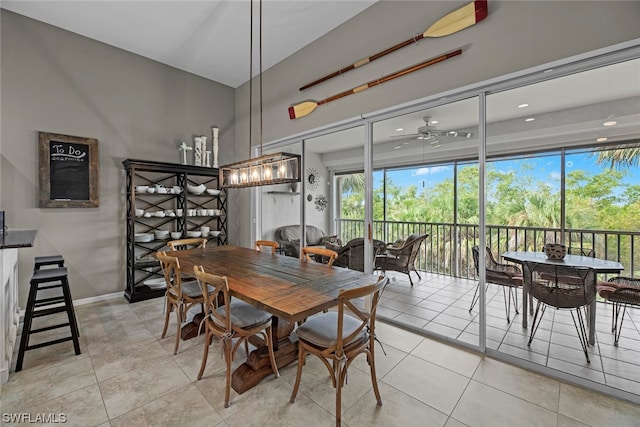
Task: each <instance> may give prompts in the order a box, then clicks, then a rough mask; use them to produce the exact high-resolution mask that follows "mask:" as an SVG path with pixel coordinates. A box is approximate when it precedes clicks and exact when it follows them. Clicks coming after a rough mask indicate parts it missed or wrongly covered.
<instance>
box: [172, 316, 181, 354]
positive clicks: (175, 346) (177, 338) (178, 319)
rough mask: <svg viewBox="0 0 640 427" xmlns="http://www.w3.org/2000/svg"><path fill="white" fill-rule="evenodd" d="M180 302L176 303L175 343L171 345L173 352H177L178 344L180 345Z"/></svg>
mask: <svg viewBox="0 0 640 427" xmlns="http://www.w3.org/2000/svg"><path fill="white" fill-rule="evenodd" d="M182 310H183V308H182V304H180V305H178V310H176V316H177V319H176V320H177V323H178V325H177V326H176V328H177V329H176V343H175V345H174V346H173V354H174V355H175V354H178V346H180V327H181V326H182Z"/></svg>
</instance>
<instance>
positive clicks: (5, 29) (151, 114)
mask: <svg viewBox="0 0 640 427" xmlns="http://www.w3.org/2000/svg"><path fill="white" fill-rule="evenodd" d="M1 14H2V22H1V27H0V28H1V31H2V34H1V35H2V37H1V39H2V41H1V42H2V45H1V55H2V57H1V58H2V62H1V65H2V68H1V80H0V82H1V85H2V93H1V98H0V100H1V104H2V118H1V127H2V130H1V138H2V145H1V146H0V148H1V152H0V154H1V156H2V159H1V166H0V167H1V169H0V170H1V173H2V174H1V178H2V179H1V193H0V194H1V195H2V198H1V199H0V209H4V210H6V211H7V223H8V224H9V226H10V227H11V228H12V229H37V230H38V235H37V238H36V242H35V247H34V248H32V249H21V250H20V276H21V284H22V285H21V303H22V305H23V306H24V303H25V301H26V292H27V291H28V286H27V283H28V278H29V276H30V270H31V268H32V264H33V256H35V255H41V254H54V253H60V254H63V255H64V257H65V259H66V260H67V265H68V267H69V270H70V282H71V287H72V294H73V297H74V298H75V299H78V298H86V297H92V296H97V295H104V294H108V293H113V292H121V291H123V290H124V287H125V285H124V283H125V270H124V266H125V251H124V245H125V239H124V233H125V225H124V206H125V205H124V180H123V176H124V174H123V170H122V160H123V159H126V158H134V159H146V160H158V161H169V162H176V163H177V162H178V161H179V153H178V150H177V145H178V141H179V140H185V141H187V142H188V143H189V144H190V145H192V144H193V142H192V141H193V139H192V138H193V136H194V135H207V136H208V137H209V138H210V136H211V126H212V125H217V126H218V127H220V154H221V161H222V162H225V161H227V160H230V159H225V153H228V152H229V150H228V149H227V148H226V147H227V145H229V144H232V143H233V141H234V139H235V137H234V134H235V127H234V113H235V105H234V103H235V97H234V89H233V88H230V87H228V86H224V85H222V84H219V83H216V82H212V81H210V80H207V79H204V78H201V77H197V76H194V75H192V74H188V73H185V72H182V71H179V70H176V69H174V68H171V67H168V66H165V65H162V64H159V63H157V62H154V61H151V60H148V59H145V58H142V57H140V56H137V55H133V54H131V53H128V52H125V51H123V50H120V49H117V48H114V47H110V46H107V45H105V44H102V43H98V42H95V41H93V40H90V39H88V38H85V37H81V36H78V35H76V34H72V33H70V32H67V31H64V30H61V29H58V28H55V27H52V26H49V25H46V24H43V23H40V22H38V21H34V20H31V19H28V18H25V17H22V16H20V15H17V14H14V13H12V12H8V11H5V10H2V12H1ZM38 131H44V132H54V133H61V134H67V135H76V136H84V137H93V138H97V139H98V140H99V152H100V187H99V193H100V207H98V208H93V209H39V208H38V203H37V197H38V151H37V132H38Z"/></svg>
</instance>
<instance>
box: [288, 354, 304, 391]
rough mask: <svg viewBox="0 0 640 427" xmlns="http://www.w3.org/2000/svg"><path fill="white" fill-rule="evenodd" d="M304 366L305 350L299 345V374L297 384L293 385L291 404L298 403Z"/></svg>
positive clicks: (297, 374)
mask: <svg viewBox="0 0 640 427" xmlns="http://www.w3.org/2000/svg"><path fill="white" fill-rule="evenodd" d="M303 365H304V349H303V348H302V344H301V343H298V372H297V373H296V383H295V384H294V385H293V391H292V392H291V397H290V398H289V402H291V403H293V402H295V401H296V396H297V394H298V388H299V387H300V378H301V377H302V366H303Z"/></svg>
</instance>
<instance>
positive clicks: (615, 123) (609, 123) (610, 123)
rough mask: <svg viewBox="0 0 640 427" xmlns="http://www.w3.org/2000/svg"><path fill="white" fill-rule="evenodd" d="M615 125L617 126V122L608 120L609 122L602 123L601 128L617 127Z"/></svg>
mask: <svg viewBox="0 0 640 427" xmlns="http://www.w3.org/2000/svg"><path fill="white" fill-rule="evenodd" d="M617 124H618V122H616V121H615V120H610V121H608V122H604V123H603V124H602V126H615V125H617Z"/></svg>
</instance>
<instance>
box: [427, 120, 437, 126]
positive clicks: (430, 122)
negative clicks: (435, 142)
mask: <svg viewBox="0 0 640 427" xmlns="http://www.w3.org/2000/svg"><path fill="white" fill-rule="evenodd" d="M438 123H439V122H438V121H437V120H430V121H429V124H430V125H437V124H438Z"/></svg>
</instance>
